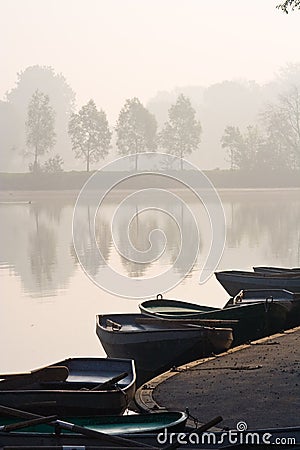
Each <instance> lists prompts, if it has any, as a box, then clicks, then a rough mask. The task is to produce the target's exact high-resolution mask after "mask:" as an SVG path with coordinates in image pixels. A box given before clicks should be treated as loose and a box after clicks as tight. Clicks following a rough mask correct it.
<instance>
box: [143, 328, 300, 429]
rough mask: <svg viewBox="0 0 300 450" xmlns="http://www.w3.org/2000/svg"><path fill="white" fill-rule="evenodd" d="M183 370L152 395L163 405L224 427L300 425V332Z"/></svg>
mask: <svg viewBox="0 0 300 450" xmlns="http://www.w3.org/2000/svg"><path fill="white" fill-rule="evenodd" d="M179 370H182V371H181V372H179V373H178V374H176V375H175V376H172V377H170V378H168V379H166V380H165V381H163V382H162V383H159V384H158V385H157V386H156V387H155V388H154V390H153V391H152V397H153V399H154V400H155V401H156V402H157V404H158V405H160V406H164V407H166V408H167V409H175V410H184V409H185V408H186V407H188V408H189V411H190V413H191V414H192V415H193V416H195V417H196V418H198V419H199V421H200V422H202V423H203V422H208V421H209V420H210V419H212V418H214V417H216V416H219V415H220V416H222V417H223V422H222V424H221V425H222V426H223V427H225V426H228V427H231V428H235V426H236V424H237V423H238V422H240V421H244V422H246V423H247V425H248V428H249V429H251V428H264V427H287V426H299V425H300V327H298V328H296V329H294V330H290V331H288V332H285V333H284V334H278V335H274V336H272V337H271V338H264V339H261V340H260V341H256V342H255V343H252V344H251V345H250V346H248V345H247V346H243V347H241V348H240V349H239V350H237V351H232V352H228V353H226V354H224V355H222V356H219V357H216V358H214V359H211V360H210V361H206V362H202V363H199V364H197V365H191V367H190V368H187V369H185V368H183V369H182V368H181V369H179Z"/></svg>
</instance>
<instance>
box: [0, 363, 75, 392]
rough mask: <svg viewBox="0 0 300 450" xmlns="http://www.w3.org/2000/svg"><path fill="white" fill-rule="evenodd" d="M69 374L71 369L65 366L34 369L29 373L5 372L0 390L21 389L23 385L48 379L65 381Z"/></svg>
mask: <svg viewBox="0 0 300 450" xmlns="http://www.w3.org/2000/svg"><path fill="white" fill-rule="evenodd" d="M68 376H69V370H68V368H67V367H65V366H50V367H43V368H42V369H38V370H34V371H32V372H28V373H18V374H4V375H0V378H3V380H2V381H0V390H2V389H19V388H20V387H22V386H25V385H28V384H33V383H40V382H46V381H65V380H66V379H67V378H68Z"/></svg>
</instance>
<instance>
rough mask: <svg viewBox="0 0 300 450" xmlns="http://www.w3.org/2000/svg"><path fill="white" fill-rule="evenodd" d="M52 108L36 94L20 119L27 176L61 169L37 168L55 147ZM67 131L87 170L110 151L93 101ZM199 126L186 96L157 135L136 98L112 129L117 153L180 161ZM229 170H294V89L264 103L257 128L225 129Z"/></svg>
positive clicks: (298, 101)
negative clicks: (156, 154)
mask: <svg viewBox="0 0 300 450" xmlns="http://www.w3.org/2000/svg"><path fill="white" fill-rule="evenodd" d="M54 120H55V114H54V110H53V108H52V107H51V105H50V100H49V97H48V96H47V95H45V94H43V93H42V92H39V91H38V90H37V91H36V92H35V93H34V94H33V96H32V98H31V100H30V103H29V107H28V119H27V121H26V135H27V140H26V143H27V146H28V148H30V149H31V150H32V153H33V155H34V160H33V163H31V164H30V170H31V171H33V172H38V171H42V170H45V171H48V172H51V171H53V172H57V171H60V170H62V163H63V161H62V159H61V158H60V156H59V155H56V156H55V157H54V158H50V159H49V160H48V161H46V162H45V163H44V165H43V166H41V165H40V164H39V162H38V157H39V156H40V155H44V154H45V153H46V152H47V151H48V150H50V149H51V148H52V147H53V146H54V144H55V132H54ZM68 132H69V135H70V138H71V142H72V149H73V151H74V153H75V157H76V158H78V159H81V160H82V161H83V162H84V163H85V165H86V170H87V171H88V172H89V170H90V166H91V164H93V163H97V162H99V161H100V159H104V158H105V157H106V156H107V155H108V153H109V150H110V148H111V140H112V135H113V133H112V131H111V129H110V127H109V124H108V120H107V117H106V114H105V112H104V111H103V110H98V109H97V107H96V104H95V102H94V101H93V100H90V101H89V102H88V103H87V104H86V105H83V106H82V107H81V109H80V110H79V111H78V112H77V113H72V115H71V118H70V121H69V125H68ZM201 132H202V128H201V123H200V121H199V120H197V118H196V112H195V110H194V108H193V107H192V105H191V102H190V100H189V98H187V97H185V96H184V95H183V94H180V95H179V96H178V98H177V101H176V103H175V104H174V105H172V106H171V107H170V109H169V112H168V121H167V122H166V123H165V125H164V127H163V129H162V130H161V131H160V132H159V133H158V132H157V122H156V119H155V116H154V115H153V114H152V113H150V112H149V111H148V109H147V108H145V106H144V105H143V104H142V103H141V102H140V100H139V99H138V98H136V97H134V98H133V99H128V100H126V102H125V105H124V106H123V108H122V109H121V111H120V113H119V117H118V121H117V124H116V127H115V133H116V146H117V149H118V154H119V155H121V156H123V155H130V154H133V155H135V170H137V169H138V154H139V153H143V152H153V151H156V150H157V149H159V150H162V151H165V152H166V153H168V154H171V155H175V156H177V157H179V158H180V160H181V169H182V168H183V166H182V160H183V158H184V157H185V156H187V155H189V154H191V153H192V152H193V151H195V150H196V149H198V148H199V145H200V141H201ZM221 144H222V147H223V148H224V149H225V150H226V152H227V157H228V161H229V163H230V168H231V169H240V170H259V169H262V168H264V167H266V168H268V169H269V170H276V169H282V168H285V169H292V170H295V169H300V92H299V89H298V88H297V87H296V86H294V87H293V88H292V89H291V90H290V91H289V92H287V93H285V94H282V95H280V96H279V99H278V102H277V103H274V104H270V105H268V106H267V107H266V108H265V110H264V111H262V112H261V114H260V121H259V123H258V124H254V125H249V126H248V127H247V129H246V131H244V132H241V130H240V129H239V127H237V126H233V125H229V126H227V127H226V128H225V130H224V134H223V136H222V138H221Z"/></svg>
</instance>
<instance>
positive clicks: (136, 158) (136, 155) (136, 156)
mask: <svg viewBox="0 0 300 450" xmlns="http://www.w3.org/2000/svg"><path fill="white" fill-rule="evenodd" d="M137 168H138V154H137V153H136V154H135V171H136V172H137Z"/></svg>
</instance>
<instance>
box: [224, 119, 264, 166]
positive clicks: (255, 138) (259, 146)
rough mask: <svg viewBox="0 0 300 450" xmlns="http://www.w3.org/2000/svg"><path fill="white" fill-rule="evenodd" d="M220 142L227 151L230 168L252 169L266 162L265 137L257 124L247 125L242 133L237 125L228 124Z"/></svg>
mask: <svg viewBox="0 0 300 450" xmlns="http://www.w3.org/2000/svg"><path fill="white" fill-rule="evenodd" d="M221 143H222V147H223V148H225V149H227V151H228V154H229V161H230V164H231V169H242V170H245V169H246V170H253V169H257V168H259V167H261V166H262V165H264V164H266V163H267V161H266V158H265V148H266V147H265V139H264V136H263V135H262V133H261V132H260V131H259V129H258V127H257V126H251V125H250V126H248V127H247V131H246V132H245V133H244V134H242V133H241V132H240V129H239V128H238V127H233V126H228V127H226V128H225V132H224V135H223V136H222V138H221Z"/></svg>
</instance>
